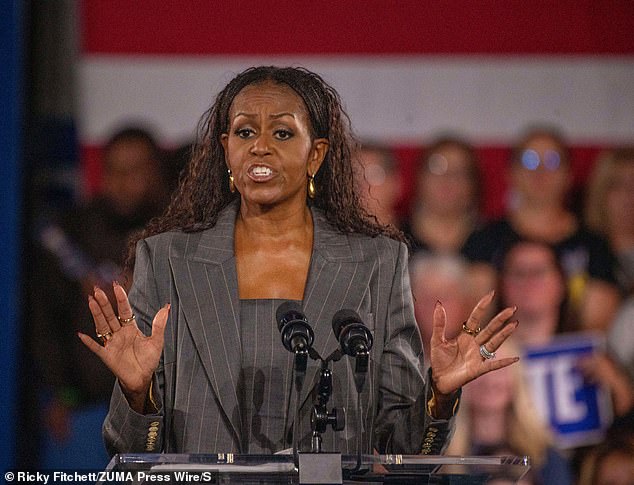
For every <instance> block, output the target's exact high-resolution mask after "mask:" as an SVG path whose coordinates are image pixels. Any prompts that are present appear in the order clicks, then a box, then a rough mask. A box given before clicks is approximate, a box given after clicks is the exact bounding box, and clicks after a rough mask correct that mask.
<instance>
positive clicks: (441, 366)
mask: <svg viewBox="0 0 634 485" xmlns="http://www.w3.org/2000/svg"><path fill="white" fill-rule="evenodd" d="M493 294H494V293H493V292H490V293H488V294H487V295H485V296H484V297H482V298H481V299H480V301H479V302H478V304H477V305H476V306H475V308H474V309H473V311H472V312H471V315H470V316H469V319H468V320H467V321H466V322H465V323H464V324H463V327H462V328H463V330H462V331H461V332H460V334H459V335H458V336H457V337H456V338H454V339H451V340H447V339H446V338H445V328H446V325H447V315H446V313H445V309H444V308H443V306H442V304H441V303H440V302H438V303H437V304H436V307H435V308H434V319H433V330H432V336H431V355H430V361H431V370H432V380H433V385H434V387H435V389H436V390H437V391H438V392H440V393H441V394H446V395H448V394H451V393H453V392H454V391H456V390H457V389H459V388H460V387H462V386H464V385H465V384H467V383H468V382H470V381H472V380H474V379H475V378H477V377H479V376H481V375H482V374H486V373H487V372H490V371H492V370H496V369H501V368H502V367H506V366H508V365H511V364H513V363H514V362H517V361H518V360H519V357H509V358H504V359H495V358H494V357H495V351H496V350H497V349H498V348H499V347H500V345H502V343H503V342H504V341H505V340H506V339H507V338H508V337H509V336H510V335H511V334H512V333H513V331H514V330H515V328H517V325H518V322H517V321H512V322H508V323H507V321H508V320H509V319H510V318H511V317H512V316H513V314H514V313H515V308H505V309H504V310H502V311H501V312H500V313H498V314H497V315H496V316H495V317H493V318H492V319H491V321H490V322H489V323H488V324H487V325H486V326H485V325H484V323H483V322H482V320H483V318H484V316H485V315H486V313H487V307H488V306H489V305H490V304H491V302H492V301H493Z"/></svg>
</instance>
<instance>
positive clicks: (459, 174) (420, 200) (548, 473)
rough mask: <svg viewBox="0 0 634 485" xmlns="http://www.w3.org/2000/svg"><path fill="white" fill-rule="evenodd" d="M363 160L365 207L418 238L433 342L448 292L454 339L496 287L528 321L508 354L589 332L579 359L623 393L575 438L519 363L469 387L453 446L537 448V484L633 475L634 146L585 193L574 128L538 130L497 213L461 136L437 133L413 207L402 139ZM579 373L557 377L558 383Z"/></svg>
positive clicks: (612, 392)
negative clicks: (577, 193)
mask: <svg viewBox="0 0 634 485" xmlns="http://www.w3.org/2000/svg"><path fill="white" fill-rule="evenodd" d="M360 159H361V160H360V161H361V164H362V166H363V170H362V171H361V175H363V176H359V184H360V187H361V189H362V191H363V192H364V194H365V199H366V200H367V204H366V207H367V208H368V210H369V211H371V212H373V213H374V214H376V216H377V218H378V219H379V220H380V221H381V222H384V223H390V224H395V225H397V227H399V228H400V229H401V230H402V231H403V232H404V233H405V234H406V236H408V238H409V241H410V243H411V250H410V253H411V262H410V276H411V284H412V291H413V294H414V301H415V309H416V318H417V321H418V324H419V327H420V330H421V335H422V337H423V342H424V345H425V348H426V349H428V348H429V340H430V337H431V328H432V322H431V315H432V310H433V307H434V304H435V302H436V301H437V300H440V301H441V302H442V303H443V305H444V307H445V309H446V311H447V315H448V319H449V322H450V324H451V325H450V327H449V328H448V330H447V337H448V338H451V337H454V336H456V335H457V334H458V333H459V332H460V331H461V328H462V325H461V324H462V321H463V319H464V316H465V315H467V314H468V312H469V309H470V308H471V307H472V305H473V304H474V303H475V302H476V301H477V299H478V298H479V297H480V296H481V295H483V294H484V293H486V292H488V291H490V290H491V289H493V290H495V291H496V301H497V309H498V310H499V309H502V308H504V307H508V306H510V307H514V306H516V307H517V311H516V313H515V315H514V317H513V319H516V320H518V321H519V327H518V328H517V330H516V332H515V334H514V335H513V337H512V342H509V343H508V344H505V345H504V346H503V347H502V348H501V349H500V350H499V351H498V353H499V354H504V356H510V355H520V356H523V355H525V354H526V352H527V351H529V350H533V352H534V351H535V349H545V348H548V345H552V344H554V343H556V342H562V341H565V339H564V340H562V338H568V339H573V338H575V337H579V336H581V337H584V336H590V337H591V340H590V341H591V342H595V343H596V344H593V347H592V350H591V351H589V352H586V353H584V354H582V355H580V356H579V358H578V359H577V360H576V361H575V362H574V363H573V366H574V368H575V369H574V370H576V372H577V373H578V375H579V376H581V379H583V380H584V381H587V382H588V383H589V384H591V385H597V386H598V388H599V389H600V392H601V393H603V395H605V396H606V397H607V398H608V400H609V401H610V402H609V403H608V406H609V408H610V411H609V412H607V413H605V416H607V418H606V419H604V421H603V423H602V424H601V426H600V431H599V432H598V433H594V434H593V435H592V436H588V437H586V439H585V440H584V439H580V440H577V441H576V442H564V440H562V439H561V436H559V435H558V434H557V431H558V430H555V429H553V428H552V423H551V422H550V420H549V419H548V412H545V411H544V409H543V408H544V407H545V406H546V407H547V404H546V405H544V404H543V401H544V399H545V398H544V396H543V395H540V392H539V391H540V390H536V389H535V388H534V386H531V385H530V372H529V370H527V365H526V364H527V362H526V361H525V360H520V362H519V363H518V364H516V365H514V366H511V367H509V368H505V369H503V370H501V371H497V372H494V373H491V374H488V375H486V376H483V377H482V378H480V379H478V380H477V381H474V382H473V383H471V384H469V385H467V386H466V388H465V389H464V394H463V401H462V403H461V411H460V412H459V414H458V426H457V430H456V434H455V436H454V437H453V439H452V441H451V444H450V447H449V450H448V453H450V454H456V455H487V454H493V455H504V454H510V455H527V456H530V457H531V460H532V464H533V466H532V469H531V472H530V473H529V475H528V476H526V477H524V479H523V480H522V482H521V483H526V484H564V485H565V484H572V483H578V484H607V483H611V484H632V483H634V453H633V450H634V420H633V413H632V412H633V409H634V384H633V383H634V310H633V308H634V273H633V271H634V150H633V149H631V148H616V149H612V150H609V151H606V152H605V153H603V154H601V156H600V157H599V158H598V159H597V160H596V162H595V164H594V166H593V170H592V173H591V174H590V175H589V177H588V178H587V180H585V184H584V186H583V187H582V194H581V196H582V197H581V199H580V200H579V199H577V200H574V199H573V198H572V195H573V176H572V174H573V168H574V167H573V166H574V163H575V160H573V159H572V158H571V154H570V149H569V147H568V145H567V143H566V140H565V138H564V135H563V134H562V132H561V131H560V130H559V129H558V128H556V127H551V126H532V127H528V128H527V129H526V130H525V131H523V132H521V133H519V134H518V138H517V142H516V144H515V146H514V147H512V149H511V150H510V151H509V156H508V163H507V165H506V170H505V173H500V174H497V176H499V177H504V178H505V179H506V181H507V184H508V197H507V199H506V200H507V202H506V207H505V212H504V214H503V215H502V216H501V217H499V218H496V219H493V220H491V219H487V218H486V217H485V215H484V213H483V211H482V210H481V208H482V207H483V196H484V195H485V194H484V193H483V186H484V184H483V180H482V175H481V174H482V167H483V164H485V163H486V160H480V159H479V157H478V151H477V149H476V148H475V147H474V146H473V145H471V144H470V143H469V141H468V140H466V139H465V138H463V137H461V136H458V135H455V134H451V135H442V136H439V137H438V138H436V139H435V140H432V141H431V142H430V143H429V144H427V146H426V149H425V150H424V152H423V153H422V155H421V156H420V157H419V159H418V162H417V164H416V171H415V174H416V175H415V177H414V179H413V180H412V181H411V183H412V184H413V196H412V197H411V201H410V203H409V204H407V206H406V210H402V209H401V210H399V205H398V203H397V201H399V200H400V199H399V198H400V197H401V195H400V192H399V191H401V190H402V188H403V186H404V185H405V181H403V180H399V171H398V169H397V167H398V163H397V162H396V161H395V159H394V156H393V154H391V152H390V151H389V149H387V147H381V146H379V145H376V144H374V143H367V144H365V145H364V148H363V150H362V151H361V156H360ZM573 202H576V203H573ZM590 337H588V338H590ZM571 341H574V340H571ZM568 377H569V379H570V380H571V381H572V380H575V375H574V374H569V376H568ZM578 384H579V383H578V382H567V383H566V382H565V381H564V382H562V381H557V383H556V384H555V385H554V386H555V387H557V389H555V394H556V393H557V392H563V393H565V392H566V389H567V390H568V391H570V390H571V389H572V390H574V389H575V386H578ZM541 391H542V392H541V394H543V392H544V391H545V389H541ZM549 399H555V400H556V399H558V397H556V396H555V397H549ZM573 400H574V396H573Z"/></svg>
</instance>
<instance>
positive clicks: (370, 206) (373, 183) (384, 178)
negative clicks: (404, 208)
mask: <svg viewBox="0 0 634 485" xmlns="http://www.w3.org/2000/svg"><path fill="white" fill-rule="evenodd" d="M359 162H360V164H361V167H360V168H361V170H362V172H361V173H358V174H356V178H355V181H356V183H357V186H358V188H359V194H360V195H361V197H362V203H363V205H364V207H365V208H366V209H367V210H368V212H369V213H370V214H374V215H376V216H377V217H378V219H379V221H380V222H382V223H384V224H387V223H394V222H395V221H394V219H395V216H394V207H395V205H396V200H397V198H398V195H399V181H398V177H397V175H396V173H395V167H393V166H392V163H393V162H392V160H390V159H388V155H387V154H386V153H383V151H382V150H375V149H372V148H368V149H362V150H361V151H360V153H359Z"/></svg>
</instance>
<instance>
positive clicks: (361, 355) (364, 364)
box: [351, 347, 370, 473]
mask: <svg viewBox="0 0 634 485" xmlns="http://www.w3.org/2000/svg"><path fill="white" fill-rule="evenodd" d="M369 362H370V352H369V351H368V349H367V348H365V347H364V348H363V349H362V350H360V351H359V352H357V356H356V357H355V362H354V387H355V389H356V391H357V466H356V467H354V469H352V470H351V473H355V472H358V471H359V470H361V448H362V446H363V442H362V439H361V438H362V434H363V432H362V430H363V405H362V403H361V392H362V391H363V386H364V385H365V377H366V375H367V374H368V364H369Z"/></svg>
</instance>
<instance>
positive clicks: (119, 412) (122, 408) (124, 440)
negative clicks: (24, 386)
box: [102, 241, 169, 455]
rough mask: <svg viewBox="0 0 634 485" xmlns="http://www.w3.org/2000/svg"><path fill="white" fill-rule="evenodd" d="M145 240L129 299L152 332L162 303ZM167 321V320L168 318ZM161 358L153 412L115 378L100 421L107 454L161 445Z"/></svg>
mask: <svg viewBox="0 0 634 485" xmlns="http://www.w3.org/2000/svg"><path fill="white" fill-rule="evenodd" d="M150 254H151V253H150V248H149V246H148V244H147V242H146V241H139V243H138V244H137V248H136V263H135V268H134V280H133V284H132V288H131V290H130V295H129V299H130V303H131V306H132V311H133V312H134V314H135V316H136V321H137V325H138V326H139V329H140V330H141V331H142V332H143V333H144V334H145V335H150V334H151V333H152V320H153V319H154V316H155V315H156V313H157V312H158V311H159V309H160V307H161V306H163V304H164V303H165V302H163V303H161V302H160V301H159V296H158V292H157V289H156V285H155V281H156V280H155V275H154V270H153V266H152V259H151V256H150ZM168 325H169V322H168ZM162 369H163V358H161V362H160V363H159V367H158V369H157V370H156V372H155V373H154V377H153V381H152V398H153V401H154V403H155V406H156V408H157V410H158V411H157V412H156V413H153V414H147V415H142V414H139V413H137V412H135V411H134V410H133V409H132V408H131V407H130V405H129V403H128V400H127V399H126V397H125V395H124V394H123V391H122V390H121V386H120V385H119V381H118V380H117V381H116V382H115V385H114V389H113V391H112V397H111V399H110V409H109V411H108V415H107V416H106V419H105V420H104V424H103V429H102V432H103V438H104V442H105V444H106V449H107V450H108V453H110V455H115V454H116V453H142V452H159V451H161V449H162V446H163V423H164V419H163V398H162V396H163V384H164V382H163V381H164V375H163V370H162Z"/></svg>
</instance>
